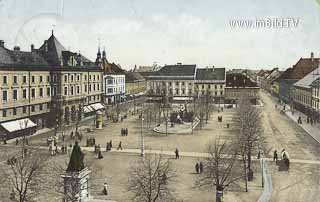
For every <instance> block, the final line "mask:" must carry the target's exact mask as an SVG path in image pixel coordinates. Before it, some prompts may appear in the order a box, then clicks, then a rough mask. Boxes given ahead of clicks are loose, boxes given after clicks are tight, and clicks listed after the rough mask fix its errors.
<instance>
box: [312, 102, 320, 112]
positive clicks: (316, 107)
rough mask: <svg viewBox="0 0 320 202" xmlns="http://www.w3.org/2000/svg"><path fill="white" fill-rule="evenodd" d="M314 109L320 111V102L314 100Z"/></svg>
mask: <svg viewBox="0 0 320 202" xmlns="http://www.w3.org/2000/svg"><path fill="white" fill-rule="evenodd" d="M312 108H314V109H317V110H319V109H320V104H319V102H317V101H314V100H312Z"/></svg>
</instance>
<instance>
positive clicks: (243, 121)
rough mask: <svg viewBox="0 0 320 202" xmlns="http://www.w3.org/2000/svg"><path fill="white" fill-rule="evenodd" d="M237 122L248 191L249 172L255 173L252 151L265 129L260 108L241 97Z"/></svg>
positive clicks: (239, 145)
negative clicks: (252, 165)
mask: <svg viewBox="0 0 320 202" xmlns="http://www.w3.org/2000/svg"><path fill="white" fill-rule="evenodd" d="M236 123H237V127H238V130H239V132H238V133H237V140H238V147H239V151H240V154H241V156H242V161H243V168H244V173H245V183H246V191H248V185H247V184H248V183H247V181H248V180H251V177H249V176H248V174H249V175H252V174H253V171H252V168H251V159H252V153H253V149H254V147H255V146H256V145H257V143H258V141H261V134H262V131H263V129H262V125H261V113H260V110H259V109H258V108H256V107H255V106H253V105H252V104H251V103H250V101H249V100H248V99H246V98H242V99H240V101H239V107H238V110H237V115H236Z"/></svg>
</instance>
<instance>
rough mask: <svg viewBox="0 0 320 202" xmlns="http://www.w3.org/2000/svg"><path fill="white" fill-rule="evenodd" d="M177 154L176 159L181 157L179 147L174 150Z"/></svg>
mask: <svg viewBox="0 0 320 202" xmlns="http://www.w3.org/2000/svg"><path fill="white" fill-rule="evenodd" d="M174 153H175V155H176V159H179V150H178V148H176V150H175V151H174Z"/></svg>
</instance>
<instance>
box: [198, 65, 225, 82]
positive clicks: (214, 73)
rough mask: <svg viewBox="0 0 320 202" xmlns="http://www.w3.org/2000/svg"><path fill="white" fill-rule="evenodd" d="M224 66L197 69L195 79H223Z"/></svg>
mask: <svg viewBox="0 0 320 202" xmlns="http://www.w3.org/2000/svg"><path fill="white" fill-rule="evenodd" d="M225 70H226V69H225V68H206V69H197V73H196V80H225Z"/></svg>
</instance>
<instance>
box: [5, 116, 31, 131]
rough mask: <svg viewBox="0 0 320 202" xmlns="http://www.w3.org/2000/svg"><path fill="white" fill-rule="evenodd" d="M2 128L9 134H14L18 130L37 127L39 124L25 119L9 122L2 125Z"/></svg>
mask: <svg viewBox="0 0 320 202" xmlns="http://www.w3.org/2000/svg"><path fill="white" fill-rule="evenodd" d="M1 126H2V127H3V128H4V129H6V130H7V131H8V132H9V133H12V132H15V131H18V130H23V129H27V128H32V127H35V126H37V124H35V123H33V122H32V121H31V120H30V119H28V118H25V119H20V120H15V121H9V122H6V123H1Z"/></svg>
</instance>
